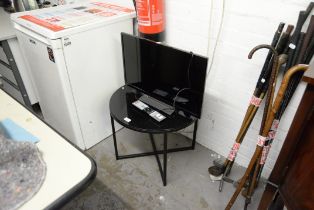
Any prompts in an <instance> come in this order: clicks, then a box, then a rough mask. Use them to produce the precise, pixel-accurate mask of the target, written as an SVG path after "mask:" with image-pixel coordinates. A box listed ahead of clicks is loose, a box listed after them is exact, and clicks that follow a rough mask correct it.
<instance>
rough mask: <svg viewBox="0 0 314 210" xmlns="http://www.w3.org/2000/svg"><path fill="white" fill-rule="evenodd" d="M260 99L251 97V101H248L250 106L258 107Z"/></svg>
mask: <svg viewBox="0 0 314 210" xmlns="http://www.w3.org/2000/svg"><path fill="white" fill-rule="evenodd" d="M261 102H262V99H261V98H257V97H256V96H254V95H253V96H252V98H251V100H250V104H252V105H254V106H256V107H259V105H261Z"/></svg>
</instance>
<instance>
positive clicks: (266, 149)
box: [260, 145, 270, 165]
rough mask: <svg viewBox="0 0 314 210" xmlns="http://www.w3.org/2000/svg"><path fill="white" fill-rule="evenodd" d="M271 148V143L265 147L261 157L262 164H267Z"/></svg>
mask: <svg viewBox="0 0 314 210" xmlns="http://www.w3.org/2000/svg"><path fill="white" fill-rule="evenodd" d="M269 150H270V145H268V146H264V147H263V151H262V157H261V161H260V164H261V165H264V164H265V162H266V159H267V156H268V153H269Z"/></svg>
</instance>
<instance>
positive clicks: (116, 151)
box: [110, 116, 119, 160]
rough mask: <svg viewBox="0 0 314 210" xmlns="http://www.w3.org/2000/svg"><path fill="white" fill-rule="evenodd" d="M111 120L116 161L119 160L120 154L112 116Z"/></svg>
mask: <svg viewBox="0 0 314 210" xmlns="http://www.w3.org/2000/svg"><path fill="white" fill-rule="evenodd" d="M110 119H111V128H112V137H113V144H114V152H115V155H116V160H118V159H119V154H118V146H117V139H116V129H115V127H114V119H113V118H112V117H111V116H110Z"/></svg>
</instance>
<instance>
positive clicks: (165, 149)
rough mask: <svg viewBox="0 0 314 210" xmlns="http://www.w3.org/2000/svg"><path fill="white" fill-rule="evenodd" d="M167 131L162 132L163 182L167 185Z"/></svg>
mask: <svg viewBox="0 0 314 210" xmlns="http://www.w3.org/2000/svg"><path fill="white" fill-rule="evenodd" d="M167 143H168V142H167V133H164V176H163V180H162V181H163V183H164V186H166V185H167Z"/></svg>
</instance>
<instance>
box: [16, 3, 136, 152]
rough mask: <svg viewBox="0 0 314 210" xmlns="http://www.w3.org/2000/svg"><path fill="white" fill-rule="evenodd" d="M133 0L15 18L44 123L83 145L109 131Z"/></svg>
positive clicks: (37, 11)
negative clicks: (110, 100)
mask: <svg viewBox="0 0 314 210" xmlns="http://www.w3.org/2000/svg"><path fill="white" fill-rule="evenodd" d="M134 17H135V11H134V7H133V2H132V0H105V1H88V2H85V3H79V4H72V5H64V6H58V7H55V8H48V9H41V10H33V11H28V12H22V13H16V14H13V15H12V16H11V19H12V21H13V22H14V27H15V29H16V30H17V37H18V40H19V43H20V45H21V48H22V51H23V53H24V54H25V57H26V58H27V62H28V63H29V66H30V68H31V74H32V76H33V78H34V83H35V88H36V89H37V92H38V98H39V104H40V106H41V109H42V113H43V116H44V119H45V121H46V122H48V123H49V124H50V125H51V126H52V127H53V128H55V129H56V130H57V131H59V132H60V133H61V134H63V135H64V136H65V137H66V138H68V139H69V140H71V141H72V142H73V143H75V144H76V145H78V146H79V147H80V148H82V149H88V148H90V147H91V146H93V145H95V144H96V143H98V142H99V141H101V140H103V139H104V138H106V137H108V136H109V135H111V133H112V132H111V124H110V114H109V99H110V96H111V94H112V93H113V92H114V91H115V90H116V89H117V88H119V87H120V86H121V85H123V84H124V79H123V78H124V76H123V75H124V74H123V60H122V49H121V41H120V40H121V38H120V33H121V32H126V33H133V24H132V19H133V18H134Z"/></svg>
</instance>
